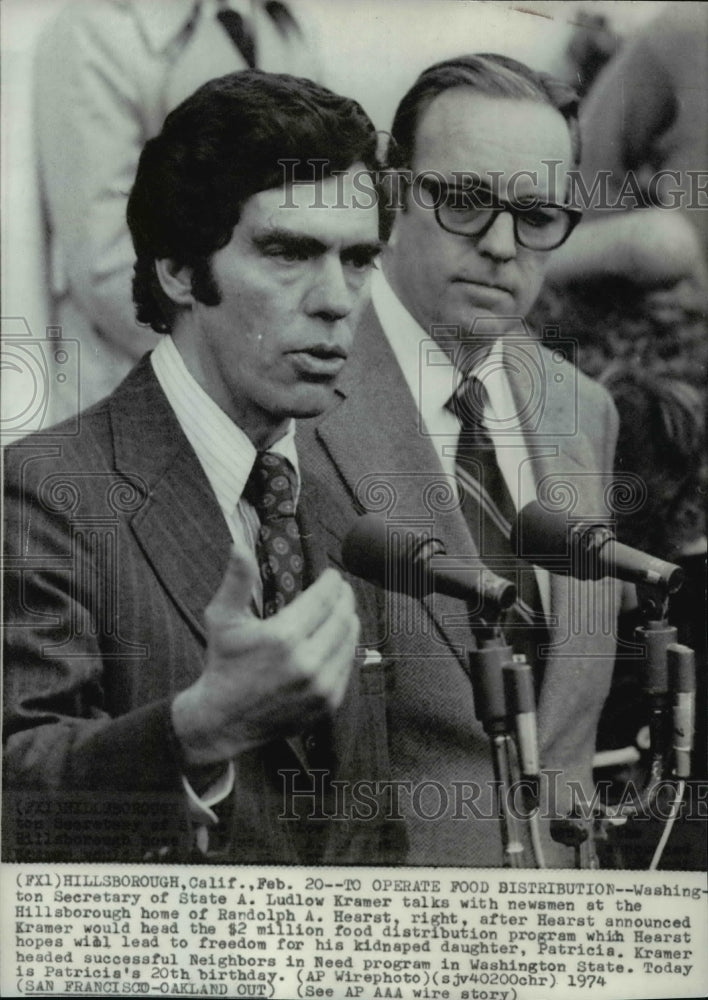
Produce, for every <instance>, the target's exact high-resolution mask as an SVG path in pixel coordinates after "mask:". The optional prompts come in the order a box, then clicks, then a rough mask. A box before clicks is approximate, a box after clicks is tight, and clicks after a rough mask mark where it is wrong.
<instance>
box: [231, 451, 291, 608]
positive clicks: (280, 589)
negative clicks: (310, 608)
mask: <svg viewBox="0 0 708 1000" xmlns="http://www.w3.org/2000/svg"><path fill="white" fill-rule="evenodd" d="M296 484H297V474H296V472H295V469H294V468H293V467H292V465H291V464H290V462H289V461H288V460H287V458H284V457H283V456H282V455H277V454H275V453H274V452H269V451H260V452H258V454H257V456H256V461H255V462H254V463H253V468H252V469H251V474H250V476H249V477H248V482H247V483H246V487H245V489H244V491H243V495H244V497H245V498H246V500H248V501H249V503H251V504H252V505H253V506H254V507H255V509H256V512H257V513H258V517H259V518H260V522H261V528H260V532H259V535H258V543H257V547H256V557H257V559H258V565H259V567H260V571H261V579H262V581H263V617H264V618H267V617H269V616H270V615H274V614H275V613H276V612H277V611H279V610H280V609H281V608H284V607H285V605H286V604H289V603H290V601H292V600H293V598H294V597H297V595H298V594H299V593H300V591H301V590H302V583H303V565H304V559H303V554H302V540H301V538H300V529H299V528H298V524H297V521H296V520H295V495H296Z"/></svg>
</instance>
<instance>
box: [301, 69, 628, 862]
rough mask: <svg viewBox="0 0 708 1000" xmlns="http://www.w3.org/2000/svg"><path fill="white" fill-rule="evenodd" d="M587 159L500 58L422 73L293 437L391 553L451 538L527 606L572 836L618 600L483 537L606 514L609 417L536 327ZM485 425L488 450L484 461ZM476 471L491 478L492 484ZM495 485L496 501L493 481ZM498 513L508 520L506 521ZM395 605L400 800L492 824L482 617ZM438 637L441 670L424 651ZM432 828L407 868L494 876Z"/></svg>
mask: <svg viewBox="0 0 708 1000" xmlns="http://www.w3.org/2000/svg"><path fill="white" fill-rule="evenodd" d="M578 157H579V140H578V132H577V121H576V118H575V105H574V103H573V102H572V100H569V94H568V88H565V87H563V86H561V85H558V84H557V83H556V82H555V81H553V80H552V79H551V78H548V77H545V76H541V75H539V74H536V73H534V72H532V71H531V70H529V69H528V68H527V67H525V66H523V65H522V64H520V63H517V62H516V61H514V60H510V59H506V58H504V57H499V56H470V57H462V58H459V59H453V60H449V61H447V62H445V63H441V64H439V65H436V66H433V67H431V68H430V69H428V70H426V71H425V72H424V73H423V74H422V75H421V76H420V77H419V79H418V81H417V82H416V83H415V84H414V86H413V87H412V88H411V90H410V91H409V92H408V93H407V94H406V95H405V96H404V98H403V99H402V101H401V103H400V105H399V107H398V110H397V113H396V116H395V119H394V123H393V127H392V137H391V150H390V166H391V167H392V168H393V173H392V175H391V178H390V180H391V183H392V185H393V184H395V190H396V192H397V195H398V196H400V205H399V210H398V212H397V215H396V219H395V223H394V225H393V231H392V235H391V240H390V243H389V246H388V247H387V248H386V249H385V251H384V254H383V257H382V261H381V270H380V271H378V272H377V273H376V274H375V275H374V280H373V282H372V305H371V307H369V308H368V309H367V311H366V312H365V314H364V316H363V318H362V322H361V324H360V327H359V330H358V332H357V340H356V349H355V352H354V354H353V356H352V358H351V359H350V361H349V363H348V366H347V369H346V371H345V373H344V376H343V378H342V380H341V382H340V384H339V386H338V388H337V395H338V397H339V403H338V405H337V406H335V407H333V408H332V409H330V410H329V411H328V412H327V413H326V414H324V415H323V417H322V418H320V419H319V420H316V421H307V422H305V423H303V424H301V425H299V428H298V436H299V448H300V450H301V453H302V454H303V455H307V458H308V462H310V463H312V465H313V467H315V468H316V469H317V472H318V474H319V475H321V476H322V477H323V478H324V479H325V480H326V482H327V483H328V485H329V486H330V487H331V488H332V490H333V491H334V492H335V493H336V495H337V496H338V497H339V499H340V501H341V502H342V503H346V502H349V503H350V504H351V505H352V506H353V508H354V509H356V510H359V511H377V512H378V513H379V514H380V515H381V516H383V517H385V519H386V521H387V523H388V525H389V526H390V530H391V532H392V533H395V531H396V530H407V528H408V527H409V526H414V527H417V528H419V529H421V530H425V531H426V532H428V533H429V534H432V535H434V536H437V537H438V538H439V539H440V540H442V541H443V542H444V544H445V546H446V550H447V553H448V555H449V556H450V557H453V558H454V559H455V560H456V562H457V564H458V566H460V567H464V566H465V564H466V565H467V566H468V567H469V566H470V565H471V559H472V557H474V556H475V555H477V554H479V555H480V556H481V558H482V560H483V561H484V562H485V563H486V564H487V565H488V566H489V567H490V568H491V569H493V570H495V571H496V572H497V573H498V574H500V575H502V576H506V577H510V578H512V579H513V580H514V582H516V583H517V585H518V589H519V591H520V596H521V598H522V600H520V601H519V602H517V604H516V605H515V607H514V609H513V610H512V612H511V613H510V614H509V616H508V618H507V621H506V635H507V639H508V640H509V642H510V644H511V645H512V646H513V648H514V649H515V650H516V651H518V652H519V653H521V652H524V653H525V654H526V655H527V657H528V658H529V659H530V661H531V664H532V666H533V668H534V674H535V682H536V688H537V694H538V723H539V739H540V749H541V764H542V767H543V769H544V770H545V777H546V779H547V782H546V785H547V787H546V788H545V793H544V799H545V801H544V809H547V811H548V812H549V813H550V814H551V815H554V814H555V815H557V816H559V817H563V816H565V815H566V813H567V811H568V810H569V809H571V807H572V806H573V805H574V803H575V804H577V802H578V800H579V798H580V797H582V796H584V797H586V798H587V799H591V798H592V788H593V786H592V778H591V762H592V756H593V751H594V739H595V730H596V725H597V719H598V715H599V712H600V709H601V707H602V704H603V701H604V699H605V697H606V694H607V691H608V687H609V682H610V677H611V672H612V664H613V654H614V646H615V639H614V632H615V628H614V623H615V617H616V611H617V597H616V593H615V590H616V588H615V587H614V585H613V582H612V581H610V580H607V579H606V580H603V581H600V582H598V583H590V582H581V581H576V580H571V579H568V578H567V577H563V576H560V575H555V574H554V575H551V574H548V573H545V572H543V571H542V570H540V569H539V568H535V569H533V568H531V567H525V568H524V567H523V566H520V565H519V564H518V560H516V559H515V553H514V552H513V551H512V549H511V545H510V542H509V540H508V538H506V537H505V538H504V539H503V540H502V539H501V538H499V531H497V534H495V533H494V531H495V529H494V527H493V526H492V525H491V524H490V520H491V521H494V520H495V519H496V524H497V528H499V526H501V534H502V535H505V536H507V535H508V533H509V530H508V529H509V522H510V521H513V519H514V517H515V513H516V511H518V510H519V509H521V507H523V506H524V505H525V504H526V503H527V502H529V501H530V500H532V499H534V498H535V497H536V495H537V494H538V496H539V497H540V498H541V499H542V500H544V498H545V503H546V505H547V506H551V507H552V508H553V507H554V506H555V507H556V509H557V508H558V505H560V509H564V510H565V511H567V513H568V514H569V516H571V515H572V516H585V515H592V516H596V515H598V514H601V513H602V514H606V510H605V508H606V499H607V496H608V490H609V484H610V482H611V479H610V476H611V470H612V463H613V453H614V444H615V438H616V430H617V427H616V423H617V422H616V414H615V411H614V409H613V407H612V404H611V402H610V400H609V397H608V396H607V394H606V393H605V392H604V390H603V389H601V388H600V387H599V386H597V385H595V384H594V383H592V382H591V381H590V380H588V379H587V378H584V377H583V376H582V375H581V374H580V373H579V372H578V371H577V370H576V369H575V368H574V367H573V366H572V364H570V363H569V361H568V360H567V357H568V355H570V353H571V347H572V345H571V344H569V343H568V342H567V341H561V340H560V339H558V338H557V342H556V343H555V344H553V343H552V344H551V345H550V348H549V349H548V350H546V349H545V348H544V347H542V346H541V345H540V344H538V343H537V342H536V341H535V340H533V339H532V338H531V336H530V334H529V332H528V330H527V328H526V325H525V322H524V317H525V316H526V314H527V312H528V310H529V309H530V307H531V305H532V304H533V302H534V300H535V299H536V296H537V295H538V292H539V290H540V287H541V283H542V280H543V275H544V271H545V269H546V267H547V265H548V261H549V259H550V256H551V254H552V250H553V248H554V247H556V246H558V245H560V244H561V243H562V242H563V240H564V239H565V238H566V237H567V235H568V234H569V233H570V231H571V229H572V227H573V225H574V224H575V222H576V221H577V220H576V217H575V215H574V213H573V212H572V210H571V209H569V208H567V207H566V206H565V205H564V199H565V198H566V197H567V192H568V171H569V170H570V169H571V168H572V167H573V166H575V165H576V164H577V160H578ZM475 387H476V388H475ZM468 389H469V390H470V391H468ZM472 411H475V412H472ZM470 416H472V417H473V418H474V419H473V420H472V422H471V423H470V421H469V419H468V418H469V417H470ZM472 424H475V425H476V427H475V428H474V433H478V432H479V431H480V428H481V431H482V432H483V434H485V435H486V438H485V439H484V441H485V443H479V444H478V446H477V451H474V446H473V449H472V452H471V456H470V451H469V448H467V451H466V452H464V450H463V443H464V442H466V441H469V440H471V438H472V434H473V427H472ZM481 440H482V439H481V438H480V439H479V441H481ZM482 451H484V452H485V455H486V457H488V456H489V454H490V453H491V455H492V460H493V465H494V469H491V470H489V471H483V472H480V461H481V457H482V455H481V452H482ZM465 454H466V455H467V463H468V467H469V459H470V457H471V458H472V461H473V463H477V464H476V466H475V468H476V469H477V472H476V473H475V476H476V479H474V477H472V478H473V480H474V482H476V483H477V494H476V495H477V499H476V500H473V499H472V497H471V493H470V489H468V487H467V486H465V485H464V482H466V483H467V484H468V485H469V484H470V482H471V480H470V474H469V472H467V473H465V472H464V461H465ZM483 468H484V469H485V470H487V469H488V463H486V464H485V465H484V466H483ZM494 475H496V476H497V479H496V480H495V481H496V482H497V483H498V482H499V478H498V477H499V476H500V475H501V477H502V479H503V484H502V485H501V486H493V485H491V486H490V483H492V482H493V480H492V479H491V478H490V479H485V476H489V477H492V476H494ZM480 482H481V487H482V489H481V491H480V489H479V484H480ZM473 485H474V483H473ZM485 486H486V487H487V492H486V493H485V489H484V487H485ZM502 491H505V492H506V493H507V494H509V496H508V498H507V499H508V502H509V503H511V504H513V509H507V510H506V511H503V510H502V509H501V496H500V494H501V492H502ZM468 494H469V495H468ZM480 498H481V499H480ZM389 605H390V607H389V616H388V620H389V626H390V627H391V628H392V629H394V630H397V631H398V632H399V633H400V635H399V636H398V639H399V641H400V642H402V643H403V644H404V645H406V646H407V647H408V649H407V653H406V658H405V660H399V661H398V665H397V668H396V670H395V672H394V675H393V676H392V677H391V678H390V679H389V731H390V735H391V760H392V768H393V778H394V780H396V779H399V778H403V777H405V775H406V771H407V769H408V773H409V774H410V773H411V772H414V773H415V776H416V778H417V779H418V780H421V779H423V780H428V781H430V782H437V783H438V786H439V788H440V789H442V790H444V793H443V791H440V793H439V797H440V799H441V800H442V799H443V798H445V797H447V801H448V802H451V801H452V800H453V798H454V796H453V791H452V790H453V789H455V788H459V787H461V783H463V782H465V781H469V780H470V779H472V780H474V781H476V782H477V784H478V785H479V786H480V787H481V789H482V793H481V795H480V796H479V797H478V798H476V799H475V805H476V806H478V807H479V810H480V812H481V813H482V815H483V816H488V815H489V802H491V800H492V793H491V791H490V789H491V787H492V785H491V783H492V781H493V774H492V768H491V763H490V754H489V749H488V742H487V737H486V736H485V733H484V731H483V727H482V725H481V723H480V720H478V719H477V718H476V717H475V708H476V706H475V705H474V703H473V698H472V689H471V685H470V682H469V678H468V676H467V671H468V670H469V669H470V666H471V669H472V670H475V669H477V668H476V666H475V661H474V655H473V658H472V662H471V665H470V664H469V663H468V653H469V651H470V650H472V651H474V650H475V649H476V648H477V645H478V641H480V637H481V635H482V634H483V633H482V632H481V631H480V625H479V620H478V619H479V609H470V608H467V607H466V606H465V605H464V604H463V603H462V602H461V601H459V600H456V599H453V598H451V597H445V596H442V595H435V596H434V597H433V598H430V597H429V598H427V599H426V612H427V613H428V614H429V618H428V619H427V620H426V617H425V613H424V612H423V611H421V612H420V613H419V614H418V617H417V619H416V621H415V623H414V624H413V625H410V622H409V620H408V619H407V618H406V615H409V614H411V613H412V612H411V609H410V607H408V606H407V605H406V606H405V608H406V610H405V611H404V610H402V608H403V606H402V605H401V604H400V602H399V599H398V598H396V597H393V596H391V597H390V598H389ZM426 632H427V633H428V634H429V635H430V637H431V638H432V640H433V641H434V642H437V652H436V655H435V656H434V657H430V656H429V655H426V654H424V653H423V651H422V646H421V644H420V643H421V637H422V636H424V635H425V634H426ZM573 783H574V784H573ZM424 811H425V812H427V818H426V817H424V816H422V815H421V813H422V810H421V809H415V808H414V807H411V808H410V809H409V811H408V813H407V820H408V826H409V840H410V843H409V852H408V855H407V860H408V861H409V862H411V863H429V864H476V865H490V864H491V865H494V864H499V861H500V848H499V838H498V833H497V829H496V827H495V825H494V824H493V823H492V822H491V820H490V821H487V822H482V821H479V822H472V823H471V824H470V822H469V821H468V822H466V823H465V822H462V821H461V817H460V816H459V815H457V814H456V813H455V811H454V810H452V811H451V810H448V811H447V812H445V813H443V811H442V810H439V811H438V812H439V815H437V814H436V812H435V809H434V808H433V807H432V806H431V805H427V806H426V807H425V810H424ZM468 815H469V814H468ZM545 833H546V834H547V833H548V828H545ZM547 849H548V853H549V858H552V860H553V862H554V863H555V864H559V865H572V864H574V858H573V855H572V852H570V851H568V849H567V848H566V847H561V846H560V845H558V844H551V843H550V842H548V843H547ZM527 857H528V855H527Z"/></svg>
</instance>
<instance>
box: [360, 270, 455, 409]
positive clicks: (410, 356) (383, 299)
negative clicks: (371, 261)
mask: <svg viewBox="0 0 708 1000" xmlns="http://www.w3.org/2000/svg"><path fill="white" fill-rule="evenodd" d="M371 300H372V303H373V306H374V309H375V310H376V314H377V316H378V318H379V321H380V323H381V326H382V327H383V330H384V333H385V334H386V337H387V339H388V342H389V344H390V346H391V350H392V351H393V353H394V354H395V356H396V360H397V361H398V364H399V366H400V368H401V371H402V372H403V377H404V378H405V380H406V383H407V384H408V388H409V389H410V391H411V393H412V394H413V398H414V399H415V401H416V404H417V406H418V409H419V410H420V413H421V416H422V417H423V419H424V420H425V419H426V414H430V413H432V412H434V411H439V410H441V409H444V408H445V405H446V403H447V402H448V400H449V399H450V397H451V396H452V394H453V393H454V392H455V389H456V388H457V386H458V385H459V381H460V376H459V373H458V372H457V371H456V369H455V367H454V365H453V364H452V362H451V361H450V358H449V356H448V354H446V352H445V351H443V350H442V349H441V348H440V347H438V345H437V344H436V342H435V341H434V340H433V339H432V337H431V336H430V335H429V334H428V333H426V331H425V330H424V329H423V328H422V326H420V325H419V323H418V322H417V321H416V320H415V319H414V318H413V317H412V316H411V314H410V313H409V312H408V310H407V309H406V307H405V306H404V305H403V303H402V302H401V300H400V299H399V298H398V296H397V295H396V293H395V292H394V291H393V289H392V288H391V286H390V285H389V283H388V281H387V280H386V278H385V277H384V274H383V272H382V271H381V270H376V271H375V272H374V274H373V276H372V282H371Z"/></svg>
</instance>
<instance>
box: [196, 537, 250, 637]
mask: <svg viewBox="0 0 708 1000" xmlns="http://www.w3.org/2000/svg"><path fill="white" fill-rule="evenodd" d="M257 579H258V567H257V566H256V562H255V559H254V557H253V555H252V553H251V552H250V551H248V550H246V549H240V548H238V547H237V546H236V545H232V546H231V550H230V552H229V561H228V564H227V566H226V570H225V572H224V575H223V577H222V579H221V584H220V586H219V589H218V590H217V592H216V593H215V594H214V596H213V598H212V599H211V601H210V602H209V606H208V607H207V610H206V618H207V622H208V623H209V624H216V623H218V624H221V625H223V624H233V623H234V620H235V619H240V618H244V617H250V606H251V598H252V595H253V588H254V586H255V583H256V580H257Z"/></svg>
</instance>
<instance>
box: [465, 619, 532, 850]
mask: <svg viewBox="0 0 708 1000" xmlns="http://www.w3.org/2000/svg"><path fill="white" fill-rule="evenodd" d="M497 618H498V612H497ZM472 632H473V634H474V636H475V639H476V642H477V648H476V649H474V650H469V651H468V654H467V655H468V662H469V667H470V680H471V682H472V691H473V695H474V704H475V714H476V716H477V718H478V719H479V721H480V722H481V723H482V725H483V726H484V731H485V732H486V733H487V736H488V737H489V749H490V754H491V758H492V767H493V770H494V782H495V792H496V795H495V797H496V805H497V814H498V816H499V827H500V832H501V840H502V856H503V864H504V866H505V867H507V868H523V867H524V842H523V837H522V832H523V826H522V820H521V818H520V817H519V816H518V814H517V813H516V812H515V811H514V809H513V808H511V801H510V800H511V795H510V792H511V790H512V789H515V788H518V787H519V782H520V778H521V772H520V769H519V756H520V748H519V747H517V745H516V743H515V741H514V734H513V731H512V728H511V726H510V722H509V720H510V716H511V715H512V703H513V702H514V701H516V702H517V715H516V718H517V721H518V720H519V719H520V718H522V716H524V717H525V718H523V719H522V721H525V722H526V723H527V728H528V725H529V724H532V723H533V719H534V717H533V714H532V712H529V711H528V709H529V704H528V695H527V697H526V700H525V701H524V697H523V694H522V695H521V696H519V695H518V690H519V685H520V683H521V682H520V680H519V676H518V675H519V672H520V671H521V672H523V671H524V669H525V671H526V673H528V675H529V679H530V671H529V669H528V667H527V666H526V664H525V662H524V664H523V666H522V664H520V663H519V662H518V661H519V660H520V659H521V660H523V659H524V658H523V657H515V656H514V654H513V652H512V649H511V646H509V645H508V643H507V642H506V639H505V638H504V635H503V633H502V630H501V626H500V624H499V622H498V620H494V619H493V617H492V615H491V614H490V606H489V605H486V607H485V609H484V610H483V614H482V616H481V617H480V618H477V619H476V620H475V621H474V622H473V623H472ZM530 683H531V684H532V682H530ZM515 687H516V692H517V697H515V696H514V688H515ZM531 708H532V706H531ZM519 735H520V738H521V734H519ZM526 738H527V740H528V739H529V738H530V740H531V742H532V743H533V744H534V745H535V742H536V733H535V730H534V731H533V732H532V733H527V734H526ZM532 756H533V753H532ZM527 780H528V781H529V782H531V781H533V782H534V787H533V789H532V795H533V798H534V800H535V801H537V799H538V788H537V784H536V783H535V779H534V778H531V777H529V778H528V779H527ZM536 808H537V806H534V807H532V808H531V810H530V812H529V816H528V820H529V822H531V823H535V821H536V812H535V809H536ZM533 834H536V835H535V836H533ZM532 841H533V845H534V853H535V855H536V862H537V865H538V867H539V868H541V867H544V862H543V855H542V851H541V847H540V838H539V837H538V833H537V829H536V827H535V826H534V829H533V831H532Z"/></svg>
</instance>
